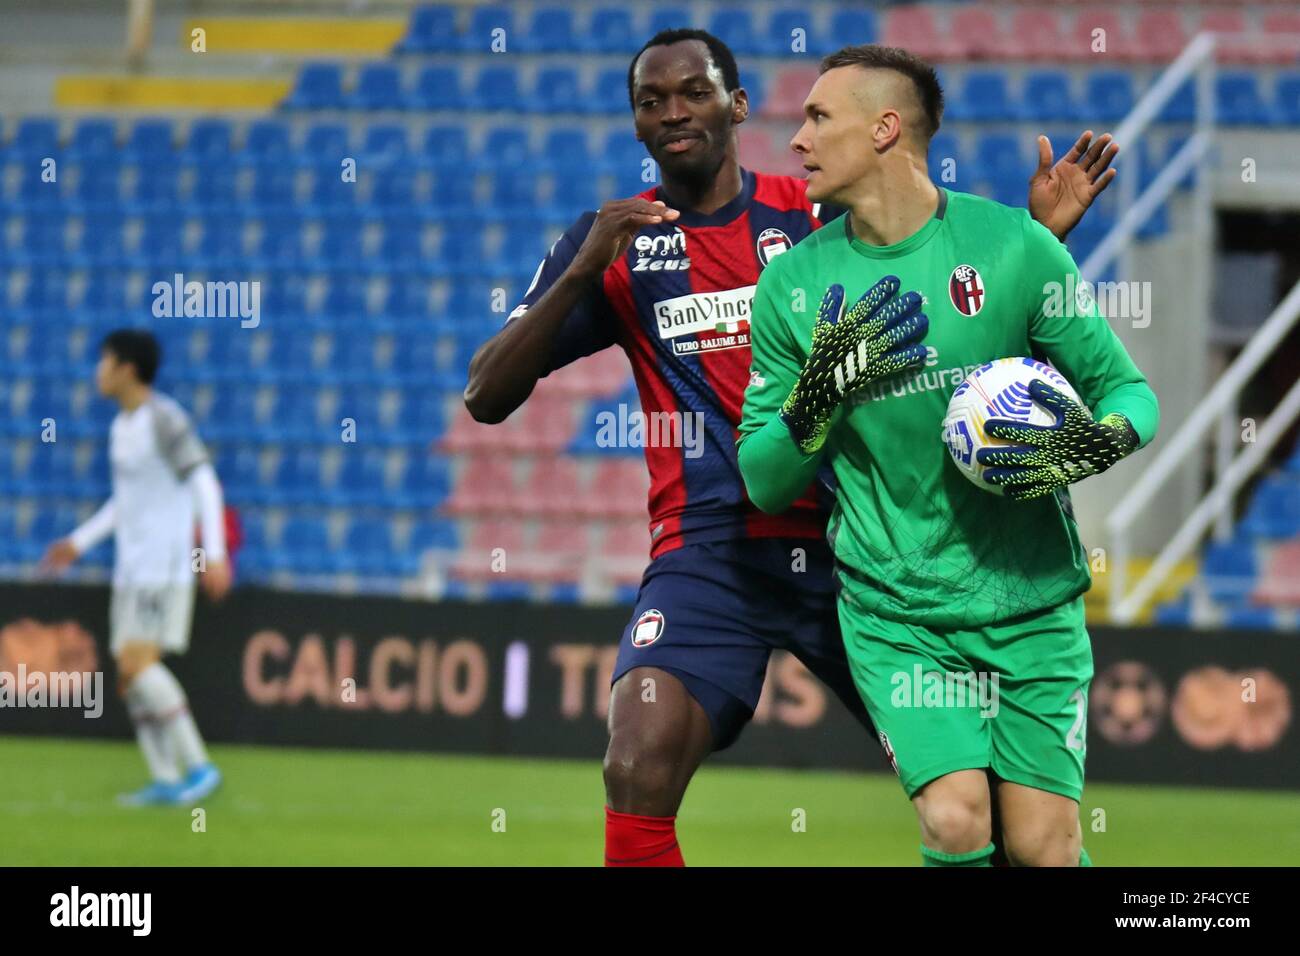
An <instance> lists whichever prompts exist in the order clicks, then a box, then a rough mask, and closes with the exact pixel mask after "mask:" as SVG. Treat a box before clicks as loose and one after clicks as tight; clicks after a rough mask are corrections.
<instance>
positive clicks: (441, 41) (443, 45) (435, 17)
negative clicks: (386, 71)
mask: <svg viewBox="0 0 1300 956" xmlns="http://www.w3.org/2000/svg"><path fill="white" fill-rule="evenodd" d="M458 41H459V36H458V33H457V30H456V8H455V7H454V6H452V5H450V4H444V3H439V4H434V5H432V6H426V7H416V8H415V9H414V10H413V11H412V12H411V21H410V23H409V24H408V25H407V28H406V35H405V36H403V37H402V39H401V40H399V41H398V42H397V46H396V47H394V52H397V53H450V52H452V51H453V50H456V49H457V48H458V47H459V42H458Z"/></svg>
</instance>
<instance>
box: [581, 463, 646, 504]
mask: <svg viewBox="0 0 1300 956" xmlns="http://www.w3.org/2000/svg"><path fill="white" fill-rule="evenodd" d="M649 493H650V473H649V472H648V471H647V470H646V464H645V461H643V460H642V459H640V458H610V459H606V460H605V461H602V462H601V463H600V465H599V467H597V469H596V473H595V474H594V475H593V476H592V479H591V482H590V483H589V484H588V485H587V487H586V489H585V494H583V496H582V501H581V503H580V508H581V511H582V514H585V515H588V516H591V517H598V518H621V517H632V516H634V515H636V516H640V517H641V518H643V519H644V517H645V515H646V499H647V496H648V495H649Z"/></svg>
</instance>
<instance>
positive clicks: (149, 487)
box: [45, 329, 230, 804]
mask: <svg viewBox="0 0 1300 956" xmlns="http://www.w3.org/2000/svg"><path fill="white" fill-rule="evenodd" d="M159 358H160V350H159V347H158V343H157V340H156V339H155V338H154V337H153V336H152V335H151V334H150V333H148V332H144V331H136V330H126V329H124V330H119V331H116V332H112V333H110V334H109V335H108V336H107V337H106V338H105V339H104V343H103V348H102V351H101V356H100V360H99V365H98V366H97V367H96V369H95V383H96V385H97V386H98V388H99V391H100V393H101V394H102V395H104V396H106V397H108V398H111V399H113V400H114V401H116V402H117V403H118V405H119V407H120V410H119V411H118V413H117V416H116V417H115V418H114V419H113V425H112V428H111V430H110V432H109V460H110V463H111V467H112V478H113V493H112V496H111V497H110V498H109V500H108V501H107V502H106V503H105V504H104V506H103V507H102V508H100V509H99V511H97V512H96V513H95V515H94V516H93V517H91V518H90V519H89V520H88V521H87V522H86V523H85V524H83V525H81V527H79V528H77V529H76V530H75V531H74V532H72V534H71V535H70V536H68V537H67V538H64V539H62V540H60V541H56V542H55V543H54V544H53V545H51V546H50V549H49V551H48V552H47V554H46V556H45V565H46V566H47V567H50V568H53V569H61V568H63V567H65V566H66V565H67V564H69V563H70V562H72V561H73V560H75V559H76V558H77V556H78V555H81V554H84V553H85V552H86V551H88V550H90V549H91V548H93V547H94V546H95V545H96V544H98V543H99V542H100V541H102V540H104V539H105V538H107V537H108V536H109V535H110V534H111V535H112V536H113V540H114V542H115V545H116V549H117V554H116V558H115V561H114V566H113V592H112V598H111V601H110V604H109V633H110V648H111V650H112V653H113V657H114V658H115V660H116V661H117V668H118V689H119V691H120V692H121V693H122V696H123V697H124V698H125V700H126V705H127V710H128V711H129V713H130V715H131V720H132V722H133V723H134V724H135V729H136V738H137V740H138V741H139V743H140V749H141V751H143V753H144V758H145V762H146V763H147V764H148V766H149V772H150V774H151V775H152V777H153V779H152V781H151V782H150V783H149V784H148V785H146V786H145V787H143V788H142V789H141V790H139V791H137V792H136V793H133V794H129V795H126V796H124V797H123V800H124V802H128V803H135V804H143V803H189V802H192V801H194V800H196V799H199V798H201V797H203V796H206V795H207V794H209V793H211V792H212V791H213V790H215V789H216V787H217V786H218V785H219V784H220V782H221V775H220V773H219V772H218V771H217V769H216V767H215V766H213V765H212V763H211V761H210V760H209V759H208V755H207V750H206V748H205V747H204V746H203V739H202V738H201V737H200V736H199V731H198V727H197V726H196V725H195V723H194V718H193V717H192V716H191V714H190V712H189V705H188V702H187V700H186V697H185V692H184V691H183V690H182V689H181V685H180V684H179V682H177V680H176V677H175V676H174V675H173V674H172V672H171V671H170V670H168V668H167V666H166V665H165V664H163V663H162V660H161V658H162V655H163V654H169V653H183V652H184V651H185V650H186V648H187V647H188V646H189V639H190V616H191V613H192V611H193V607H194V589H195V571H196V570H198V569H200V568H201V569H202V581H203V585H204V589H205V590H206V591H207V592H208V594H209V596H211V597H212V598H214V599H217V600H219V599H220V598H222V597H223V596H224V595H225V593H226V591H228V590H229V588H230V565H229V562H228V561H227V558H226V535H225V516H224V506H223V503H222V496H221V487H220V485H219V484H218V483H217V475H216V472H215V471H213V469H212V465H211V463H210V462H209V460H208V453H207V450H206V449H205V448H204V447H203V443H202V442H201V441H200V440H199V436H198V434H197V433H196V432H195V430H194V426H193V424H192V423H191V421H190V418H189V416H188V415H187V414H186V413H185V410H184V409H182V408H181V407H180V406H179V405H178V404H176V402H175V401H173V400H172V399H171V398H168V397H167V396H166V395H162V394H160V393H158V392H155V391H154V390H153V387H152V383H153V380H154V375H155V373H156V372H157V369H158V362H159ZM196 512H197V515H198V518H199V523H200V525H201V533H202V552H201V553H200V552H196V550H195V545H194V525H195V516H196Z"/></svg>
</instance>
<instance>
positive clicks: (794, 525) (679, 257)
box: [509, 169, 827, 557]
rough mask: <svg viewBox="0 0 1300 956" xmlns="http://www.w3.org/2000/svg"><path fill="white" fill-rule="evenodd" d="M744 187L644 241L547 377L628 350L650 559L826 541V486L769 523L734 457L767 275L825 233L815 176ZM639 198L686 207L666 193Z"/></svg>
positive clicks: (582, 229)
mask: <svg viewBox="0 0 1300 956" xmlns="http://www.w3.org/2000/svg"><path fill="white" fill-rule="evenodd" d="M741 180H742V184H743V185H742V188H741V191H740V193H739V194H738V195H737V196H736V197H735V198H734V199H732V200H731V201H730V202H728V203H727V204H726V205H725V206H723V207H721V208H720V209H718V210H717V211H715V212H713V213H710V214H707V215H706V214H702V213H698V212H693V211H691V210H687V209H680V210H679V212H680V214H681V215H680V216H679V217H678V218H677V219H676V220H674V221H672V222H668V221H665V222H661V223H658V224H656V225H650V226H645V227H643V228H641V229H640V230H639V231H637V232H636V233H635V234H634V235H633V237H632V241H631V242H630V243H629V244H628V247H627V249H626V251H625V252H624V253H623V255H622V256H621V257H620V258H619V259H617V260H616V261H615V262H614V263H613V265H611V266H610V267H609V268H608V269H607V270H606V271H605V273H604V276H603V280H602V282H601V283H599V285H598V286H595V287H593V289H592V291H591V293H590V294H589V295H588V296H587V297H586V298H585V299H584V300H583V301H582V302H581V303H580V304H579V305H578V306H576V307H575V308H574V309H573V310H572V312H571V313H570V314H569V316H568V317H567V318H566V320H565V323H564V326H563V328H562V330H561V332H560V333H559V335H558V337H557V339H556V342H555V345H554V350H553V352H552V354H551V357H550V361H549V363H548V365H547V371H546V374H550V373H551V372H553V371H555V370H556V369H559V368H562V367H563V366H565V365H568V364H569V363H571V362H574V361H576V360H577V359H579V358H582V357H583V356H587V355H591V354H592V353H594V352H597V351H600V350H601V349H605V348H609V347H612V346H618V347H620V348H622V349H623V351H624V352H625V353H626V354H627V357H628V359H629V361H630V362H631V364H632V372H633V375H634V377H635V379H636V385H637V391H638V392H639V394H640V403H641V409H640V413H641V418H640V419H639V422H638V423H637V424H639V425H640V426H641V427H640V429H639V437H640V443H641V444H643V445H644V448H645V457H646V464H647V465H648V467H649V471H650V501H649V512H650V540H651V557H658V556H659V555H661V554H663V553H664V552H667V551H671V550H673V549H674V548H678V547H681V546H683V545H687V544H697V543H704V542H711V541H724V540H731V539H735V538H751V537H752V538H768V537H796V538H821V537H823V536H824V535H825V531H826V518H827V511H826V510H825V509H824V508H823V507H822V506H821V505H819V503H818V500H817V494H816V490H815V488H812V487H810V488H809V490H808V492H807V493H805V494H804V495H803V496H802V497H801V498H800V499H799V500H798V501H797V502H795V504H794V505H793V507H791V508H790V510H789V511H787V512H785V513H784V514H782V515H766V514H763V513H762V512H761V511H759V510H758V509H757V508H756V507H754V505H753V504H751V503H750V501H749V499H748V498H747V496H746V494H745V485H744V482H743V480H742V479H741V475H740V469H739V466H738V464H737V461H736V437H737V430H738V428H739V425H740V414H741V407H742V405H743V402H744V392H745V388H746V386H747V385H748V384H749V379H750V344H749V315H750V305H751V302H752V300H753V296H754V289H755V286H756V285H757V283H758V277H759V276H760V275H761V274H762V272H763V269H764V267H765V266H766V265H767V264H768V263H769V262H771V261H772V260H773V259H775V258H776V257H777V256H779V255H781V254H783V253H784V252H786V251H787V250H789V249H790V248H791V247H792V246H794V244H795V243H797V242H799V240H801V239H803V238H804V237H805V236H807V235H808V234H809V233H810V232H812V231H813V230H814V229H816V228H817V227H818V226H819V225H820V224H821V221H820V220H819V219H818V217H817V215H816V210H815V209H814V206H813V204H812V203H810V202H809V200H808V198H807V195H806V183H805V181H804V180H802V179H796V178H794V177H790V176H769V175H766V174H764V173H757V172H753V171H751V170H744V169H742V170H741ZM640 198H643V199H646V200H649V201H650V202H654V201H656V200H662V201H663V202H664V203H665V204H667V205H668V206H669V207H670V208H677V207H675V206H674V205H673V202H672V201H671V200H670V199H669V198H668V197H667V196H665V195H663V194H662V192H661V190H660V189H659V188H658V187H656V188H654V189H649V190H647V191H645V192H644V193H641V194H640ZM595 218H596V213H595V212H586V213H584V214H583V215H582V216H580V217H579V218H578V220H577V222H575V223H574V224H573V225H572V226H571V227H570V228H569V229H568V230H567V231H566V232H565V233H564V234H563V235H562V236H561V237H560V238H559V239H557V240H556V242H555V244H554V245H553V246H552V247H551V249H550V252H549V253H548V254H547V256H546V258H545V259H543V260H542V263H541V265H540V266H538V269H537V272H536V274H535V275H534V277H533V281H532V283H531V285H530V286H529V287H528V291H527V292H526V293H525V295H524V297H523V300H522V301H521V303H520V304H519V305H518V306H517V307H516V308H515V309H514V311H513V312H511V314H510V319H509V321H513V320H517V319H519V318H520V317H522V316H524V315H525V314H526V313H527V311H528V308H529V307H530V306H531V305H533V304H535V303H536V302H537V301H538V300H539V299H540V298H541V297H542V296H543V295H544V294H545V293H546V291H547V290H548V289H549V288H550V287H551V285H552V284H554V283H555V282H556V281H557V280H558V279H559V278H560V276H561V275H563V273H564V270H565V269H566V268H567V267H568V266H569V264H570V263H571V262H572V261H573V259H574V258H575V256H576V255H577V253H578V250H579V248H580V247H581V246H582V243H583V240H585V239H586V237H587V233H588V232H589V231H590V230H591V226H592V223H593V222H594V220H595ZM621 418H622V416H620V419H621ZM588 424H589V425H590V427H594V423H588ZM633 431H636V429H633ZM635 443H636V442H635V441H631V442H629V444H635Z"/></svg>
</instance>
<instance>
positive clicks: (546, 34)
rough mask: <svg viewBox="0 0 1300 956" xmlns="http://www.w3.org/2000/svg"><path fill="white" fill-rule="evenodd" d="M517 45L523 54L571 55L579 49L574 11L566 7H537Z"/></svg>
mask: <svg viewBox="0 0 1300 956" xmlns="http://www.w3.org/2000/svg"><path fill="white" fill-rule="evenodd" d="M517 45H518V49H519V51H520V52H522V53H569V52H572V51H573V50H575V49H577V46H578V45H577V43H576V42H575V40H574V30H573V13H572V11H570V10H568V9H566V8H565V7H536V8H535V9H534V10H533V17H532V22H531V23H530V24H529V26H528V28H527V29H525V30H524V31H523V33H522V34H520V35H519V38H518V44H517Z"/></svg>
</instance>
